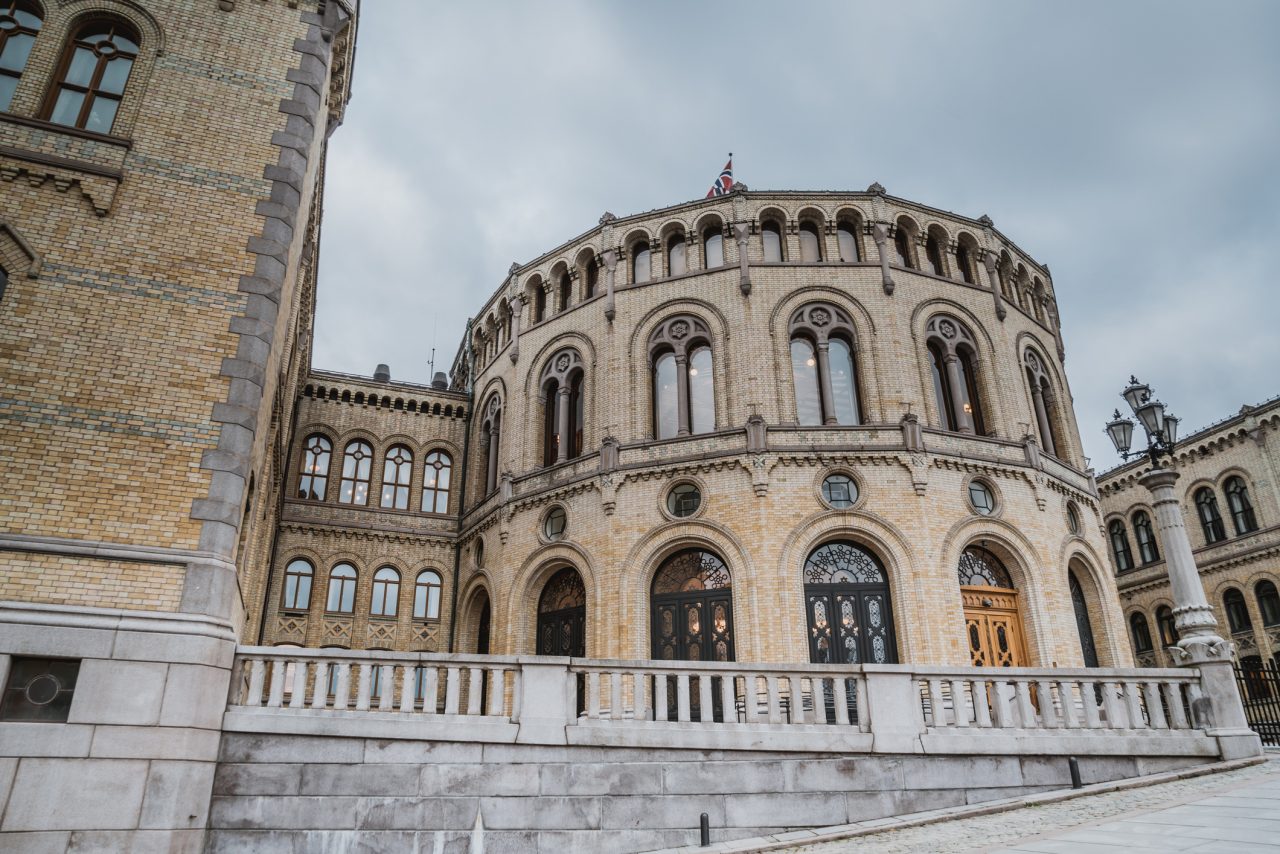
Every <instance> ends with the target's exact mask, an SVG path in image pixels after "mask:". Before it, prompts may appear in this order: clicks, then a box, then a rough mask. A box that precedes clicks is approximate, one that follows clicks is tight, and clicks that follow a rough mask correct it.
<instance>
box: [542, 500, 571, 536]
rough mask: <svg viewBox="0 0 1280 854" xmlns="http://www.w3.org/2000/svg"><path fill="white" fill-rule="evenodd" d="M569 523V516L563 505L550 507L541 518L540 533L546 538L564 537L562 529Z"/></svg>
mask: <svg viewBox="0 0 1280 854" xmlns="http://www.w3.org/2000/svg"><path fill="white" fill-rule="evenodd" d="M568 524H569V517H568V515H566V514H565V512H564V508H563V507H552V508H551V512H549V513H548V514H547V516H546V518H545V519H543V520H542V535H543V536H544V537H546V538H547V539H548V540H562V539H564V529H565V527H566V526H568Z"/></svg>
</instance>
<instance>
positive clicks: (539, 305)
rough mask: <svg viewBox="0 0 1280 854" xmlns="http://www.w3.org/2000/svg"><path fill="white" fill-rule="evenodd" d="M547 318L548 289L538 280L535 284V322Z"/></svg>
mask: <svg viewBox="0 0 1280 854" xmlns="http://www.w3.org/2000/svg"><path fill="white" fill-rule="evenodd" d="M546 319H547V289H546V288H544V287H543V286H542V282H538V283H537V284H535V285H534V286H533V322H534V323H541V322H542V321H544V320H546Z"/></svg>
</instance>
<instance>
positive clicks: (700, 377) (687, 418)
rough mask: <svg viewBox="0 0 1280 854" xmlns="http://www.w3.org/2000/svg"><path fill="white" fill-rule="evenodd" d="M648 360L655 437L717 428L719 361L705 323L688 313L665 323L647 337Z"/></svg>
mask: <svg viewBox="0 0 1280 854" xmlns="http://www.w3.org/2000/svg"><path fill="white" fill-rule="evenodd" d="M649 359H650V360H651V364H652V370H653V431H654V436H655V437H656V438H658V439H668V438H671V437H673V436H687V435H689V434H693V433H708V432H711V431H713V430H715V423H716V406H715V363H714V359H713V357H712V353H711V334H710V332H709V330H708V329H707V327H706V325H705V324H704V323H703V322H702V321H701V320H699V319H698V318H696V317H692V316H689V315H679V316H676V317H672V318H669V319H667V320H665V321H663V322H662V323H661V324H659V325H658V328H657V329H655V330H654V332H653V334H652V335H651V336H650V337H649Z"/></svg>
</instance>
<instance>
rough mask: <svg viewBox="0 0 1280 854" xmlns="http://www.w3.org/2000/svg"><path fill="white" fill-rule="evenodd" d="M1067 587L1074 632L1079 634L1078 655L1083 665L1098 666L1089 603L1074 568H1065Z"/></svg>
mask: <svg viewBox="0 0 1280 854" xmlns="http://www.w3.org/2000/svg"><path fill="white" fill-rule="evenodd" d="M1067 589H1068V590H1069V591H1070V592H1071V608H1072V610H1073V611H1075V615H1076V634H1078V635H1079V636H1080V655H1081V656H1082V657H1083V658H1084V666H1085V667H1097V666H1098V645H1097V643H1096V642H1095V641H1094V638H1093V622H1092V621H1091V620H1090V619H1089V603H1088V602H1087V601H1086V600H1085V595H1084V586H1083V585H1082V584H1081V583H1080V579H1079V578H1077V577H1076V571H1075V570H1074V569H1069V570H1067Z"/></svg>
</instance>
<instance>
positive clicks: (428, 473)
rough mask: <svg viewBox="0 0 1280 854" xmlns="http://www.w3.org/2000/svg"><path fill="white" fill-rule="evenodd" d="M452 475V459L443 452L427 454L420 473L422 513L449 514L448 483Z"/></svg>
mask: <svg viewBox="0 0 1280 854" xmlns="http://www.w3.org/2000/svg"><path fill="white" fill-rule="evenodd" d="M452 474H453V458H452V457H450V456H449V455H448V454H446V453H445V452H444V451H432V452H431V453H429V454H427V461H426V466H425V467H424V469H423V472H422V512H423V513H448V512H449V481H450V477H451V475H452Z"/></svg>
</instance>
